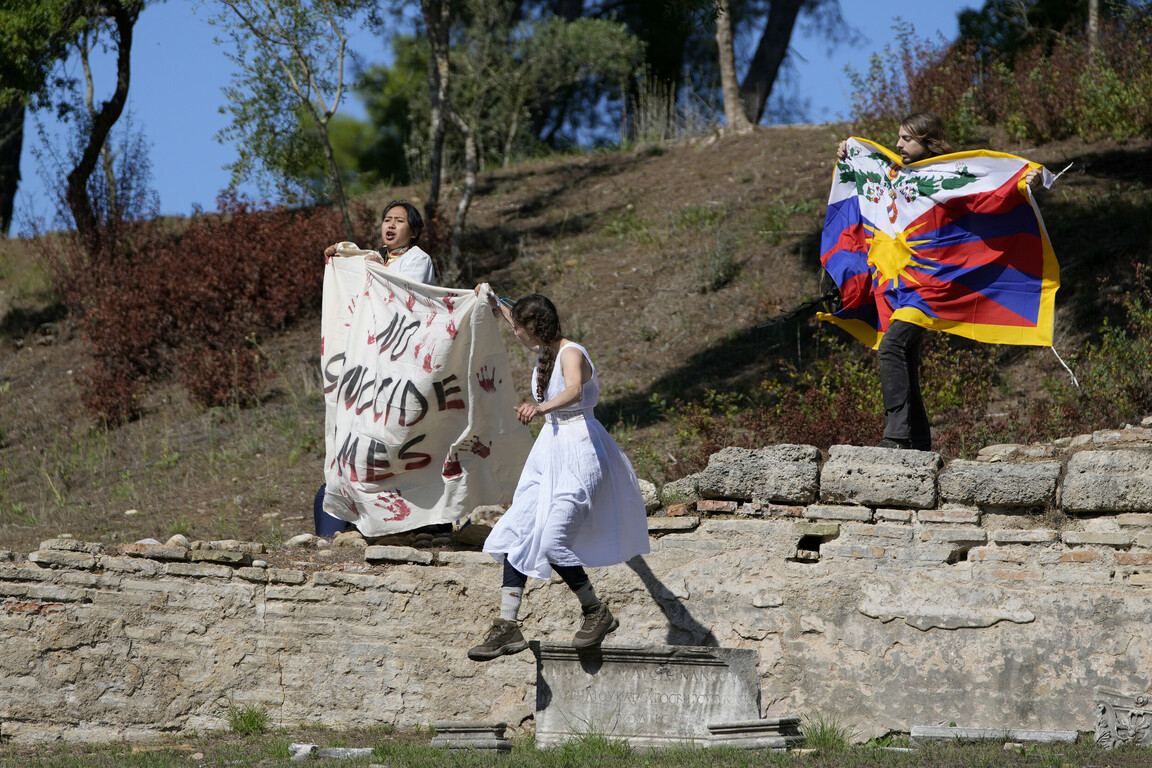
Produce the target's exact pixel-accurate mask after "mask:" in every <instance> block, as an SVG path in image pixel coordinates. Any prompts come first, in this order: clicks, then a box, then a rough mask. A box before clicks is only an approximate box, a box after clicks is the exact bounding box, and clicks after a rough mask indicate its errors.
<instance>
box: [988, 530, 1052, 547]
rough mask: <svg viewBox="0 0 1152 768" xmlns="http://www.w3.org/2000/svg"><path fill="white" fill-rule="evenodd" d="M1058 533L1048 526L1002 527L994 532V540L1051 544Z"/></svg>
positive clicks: (1012, 542) (998, 542)
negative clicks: (1026, 527)
mask: <svg viewBox="0 0 1152 768" xmlns="http://www.w3.org/2000/svg"><path fill="white" fill-rule="evenodd" d="M1057 535H1058V534H1057V533H1056V531H1053V530H1051V529H1048V528H1028V529H1024V528H1020V529H1017V528H1001V529H998V530H995V531H993V532H992V541H994V542H995V543H997V544H1051V543H1052V542H1054V541H1056V538H1057Z"/></svg>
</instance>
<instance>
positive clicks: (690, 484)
mask: <svg viewBox="0 0 1152 768" xmlns="http://www.w3.org/2000/svg"><path fill="white" fill-rule="evenodd" d="M699 477H700V475H699V474H695V475H688V476H687V477H682V478H680V479H679V480H673V481H672V482H670V483H665V484H664V485H663V486H662V487H661V488H660V503H661V504H663V505H664V506H666V507H667V506H670V505H672V504H683V503H684V502H688V501H696V500H698V499H699V498H700V491H699V490H697V481H698V479H699ZM749 498H751V496H749Z"/></svg>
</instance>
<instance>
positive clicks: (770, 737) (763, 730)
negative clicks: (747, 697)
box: [708, 717, 804, 752]
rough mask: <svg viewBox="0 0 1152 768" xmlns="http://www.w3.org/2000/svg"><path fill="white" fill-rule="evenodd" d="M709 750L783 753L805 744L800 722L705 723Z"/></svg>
mask: <svg viewBox="0 0 1152 768" xmlns="http://www.w3.org/2000/svg"><path fill="white" fill-rule="evenodd" d="M708 731H709V732H710V733H711V734H712V738H710V739H709V740H708V746H709V747H732V748H735V749H768V750H771V751H773V752H783V751H784V750H787V749H791V748H793V747H796V746H799V745H800V744H802V743H803V742H804V736H803V735H802V734H801V733H800V718H798V717H775V718H766V719H764V720H749V721H746V722H742V723H708Z"/></svg>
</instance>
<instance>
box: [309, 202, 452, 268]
mask: <svg viewBox="0 0 1152 768" xmlns="http://www.w3.org/2000/svg"><path fill="white" fill-rule="evenodd" d="M423 231H424V219H423V217H422V216H421V215H420V211H419V210H418V209H417V208H416V206H414V205H412V203H409V202H408V201H407V200H393V201H392V202H390V203H388V205H387V206H385V207H384V215H383V216H382V217H381V219H380V240H381V242H382V243H383V246H382V248H381V249H380V250H379V251H369V252H368V255H367V256H365V257H364V258H366V259H367V260H368V261H374V262H376V263H377V264H383V265H384V266H385V267H388V268H390V269H393V270H395V271H396V272H397V273H398V274H400V276H401V277H404V278H406V279H408V280H412V281H413V282H417V283H424V284H425V285H432V284H433V281H435V280H436V270H435V268H434V267H433V265H432V257H431V256H429V255H428V254H427V253H425V252H424V250H423V249H422V248H420V246H418V245H416V241H417V240H419V239H420V234H421V233H422V232H423ZM349 245H352V244H351V243H336V244H335V245H330V246H328V247H327V248H326V249H325V250H324V256H325V257H327V258H331V257H333V256H339V255H343V254H341V251H343V250H348V248H347V247H344V248H342V247H341V246H349ZM353 250H355V246H353Z"/></svg>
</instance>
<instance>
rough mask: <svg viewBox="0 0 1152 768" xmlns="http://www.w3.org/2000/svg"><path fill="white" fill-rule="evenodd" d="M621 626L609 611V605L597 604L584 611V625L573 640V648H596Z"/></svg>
mask: <svg viewBox="0 0 1152 768" xmlns="http://www.w3.org/2000/svg"><path fill="white" fill-rule="evenodd" d="M618 626H620V622H619V621H617V620H616V617H615V616H613V615H612V612H611V611H609V610H608V603H603V602H602V603H597V604H596V605H590V606H588V607H587V608H585V609H584V624H583V625H582V626H581V627H580V629H579V630H577V632H576V636H575V637H574V638H572V647H573V648H578V649H581V650H582V649H584V648H595V647H596V646H598V645H600V643H602V642H604V637H605V636H606V635H607V634H608V633H609V632H611V631H612V630H614V629H616V627H618Z"/></svg>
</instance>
